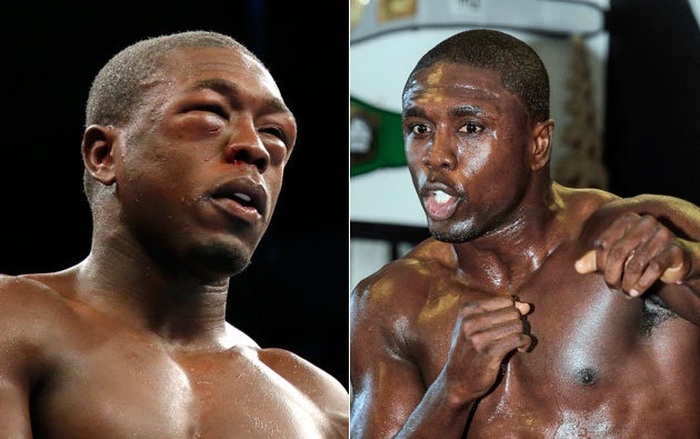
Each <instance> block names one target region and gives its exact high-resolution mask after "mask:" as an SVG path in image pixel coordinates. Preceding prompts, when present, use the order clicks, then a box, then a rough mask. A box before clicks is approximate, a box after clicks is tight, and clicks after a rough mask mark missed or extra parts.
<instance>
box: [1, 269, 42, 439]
mask: <svg viewBox="0 0 700 439" xmlns="http://www.w3.org/2000/svg"><path fill="white" fill-rule="evenodd" d="M27 305H30V304H29V303H27V301H26V300H25V298H24V297H23V294H22V282H21V281H20V280H18V279H17V278H13V277H6V276H2V277H0V408H1V409H0V437H11V438H19V439H21V438H31V437H32V435H31V421H30V411H29V398H30V394H31V385H32V382H33V380H34V378H35V372H36V371H37V369H38V368H37V361H36V358H37V355H36V344H35V343H34V342H33V333H32V331H31V330H30V328H28V325H27V323H28V322H29V321H30V320H31V312H29V313H28V312H27V311H28V309H27Z"/></svg>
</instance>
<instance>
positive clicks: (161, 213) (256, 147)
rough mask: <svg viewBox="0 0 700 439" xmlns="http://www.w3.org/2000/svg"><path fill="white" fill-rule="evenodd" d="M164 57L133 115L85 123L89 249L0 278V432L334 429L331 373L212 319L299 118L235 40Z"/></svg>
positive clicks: (271, 200)
mask: <svg viewBox="0 0 700 439" xmlns="http://www.w3.org/2000/svg"><path fill="white" fill-rule="evenodd" d="M166 61H167V62H166V64H165V65H164V66H159V67H158V68H162V72H161V73H162V76H160V77H159V78H160V79H158V78H156V80H154V81H152V82H151V83H149V84H148V90H147V91H145V92H144V95H143V98H142V99H143V100H142V102H141V103H140V104H139V105H137V106H136V107H135V108H134V114H133V117H131V119H130V120H129V121H126V122H124V123H123V124H121V125H119V126H106V125H91V126H89V127H88V128H87V129H86V131H85V134H84V139H83V158H84V162H85V166H86V168H87V169H88V172H89V174H90V177H91V178H92V179H94V180H95V182H96V185H97V187H98V189H97V190H98V191H99V193H98V194H97V195H96V196H95V200H96V201H94V205H95V208H94V209H93V218H94V219H95V225H94V231H93V242H92V248H91V251H90V254H89V255H88V256H87V257H86V259H85V260H83V261H82V262H80V263H78V264H77V265H75V266H73V267H70V268H67V269H65V270H62V271H59V272H54V273H41V274H26V275H21V276H0V437H2V438H12V439H28V438H32V437H34V438H61V439H77V438H85V439H94V438H109V439H111V438H135V437H138V438H149V439H150V438H168V439H179V438H183V439H184V438H212V439H213V438H216V439H219V438H265V439H269V438H274V437H278V438H299V439H309V438H319V439H325V438H347V437H348V431H347V426H348V406H349V404H348V402H349V401H348V393H347V391H346V390H345V388H344V387H343V386H342V385H341V383H339V382H338V381H337V380H335V379H334V378H333V377H332V376H331V375H329V374H328V373H326V372H324V371H323V370H321V369H320V368H318V367H316V366H314V365H313V364H311V363H309V362H308V361H306V360H304V359H302V358H300V357H299V356H297V355H295V354H294V353H292V352H288V351H286V350H282V349H275V348H261V347H260V346H258V345H257V344H256V343H255V342H254V341H253V340H252V339H251V338H249V337H248V336H247V335H245V334H244V333H242V332H241V331H239V330H238V329H236V328H234V327H233V326H232V325H231V324H229V323H227V322H226V321H225V315H226V297H227V294H228V293H229V278H230V277H231V276H233V275H235V274H237V273H238V272H240V271H241V270H242V269H244V268H245V264H246V263H247V261H249V259H250V257H251V255H252V254H253V252H254V250H255V248H256V246H257V244H258V242H259V241H260V239H261V237H262V236H263V234H264V232H265V230H266V228H267V226H268V224H269V222H270V219H271V217H272V212H273V210H274V206H275V203H276V201H277V197H278V195H279V193H280V189H281V185H282V175H283V170H284V167H285V165H286V163H287V160H288V159H289V156H290V154H291V151H292V147H293V145H294V143H295V140H296V122H295V120H294V117H293V116H292V113H291V112H290V111H289V109H287V107H286V106H285V104H284V102H283V100H282V98H281V95H280V92H279V90H278V89H277V86H276V84H275V82H274V81H273V79H272V77H271V76H270V74H269V73H268V72H267V70H265V69H264V68H263V67H262V66H261V65H260V64H259V63H258V62H257V61H255V60H253V59H252V58H251V57H249V56H248V55H246V54H244V53H243V52H241V51H239V50H237V49H234V48H229V47H226V48H222V47H185V48H176V49H173V50H172V51H171V52H169V53H168V54H167V57H166ZM232 293H234V294H235V293H238V291H236V290H235V283H234V284H232ZM240 293H241V294H246V292H245V291H241V292H240Z"/></svg>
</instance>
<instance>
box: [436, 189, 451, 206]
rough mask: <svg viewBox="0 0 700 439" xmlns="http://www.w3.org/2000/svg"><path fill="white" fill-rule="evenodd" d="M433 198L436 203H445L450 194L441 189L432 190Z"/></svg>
mask: <svg viewBox="0 0 700 439" xmlns="http://www.w3.org/2000/svg"><path fill="white" fill-rule="evenodd" d="M433 198H434V199H435V202H436V203H438V204H443V203H447V202H448V201H449V200H450V196H449V195H448V194H446V193H445V192H443V191H435V192H433Z"/></svg>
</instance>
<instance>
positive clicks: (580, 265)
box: [574, 250, 598, 274]
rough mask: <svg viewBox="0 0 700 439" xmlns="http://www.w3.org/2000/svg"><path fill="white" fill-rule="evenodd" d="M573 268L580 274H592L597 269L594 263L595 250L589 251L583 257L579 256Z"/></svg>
mask: <svg viewBox="0 0 700 439" xmlns="http://www.w3.org/2000/svg"><path fill="white" fill-rule="evenodd" d="M574 268H576V271H577V272H579V273H581V274H586V273H592V272H594V271H596V270H597V269H598V264H597V263H596V256H595V250H590V251H588V253H586V254H585V255H583V256H581V257H580V258H579V259H578V260H577V261H576V262H575V263H574Z"/></svg>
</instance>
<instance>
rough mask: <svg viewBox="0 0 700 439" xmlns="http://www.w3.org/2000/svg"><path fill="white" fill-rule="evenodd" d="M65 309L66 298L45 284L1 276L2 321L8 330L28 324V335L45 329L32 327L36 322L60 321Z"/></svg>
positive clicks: (0, 305) (37, 326)
mask: <svg viewBox="0 0 700 439" xmlns="http://www.w3.org/2000/svg"><path fill="white" fill-rule="evenodd" d="M64 310H65V301H64V300H63V298H62V297H61V296H60V295H59V294H58V293H57V292H56V291H55V290H53V289H52V288H50V287H49V286H47V285H46V284H44V283H43V282H40V281H38V280H36V279H32V278H30V277H25V276H10V275H6V274H0V322H3V323H4V325H3V326H5V325H7V326H8V329H9V328H12V327H17V326H15V325H18V324H19V323H21V322H26V324H27V326H29V327H23V328H22V331H23V332H24V333H25V334H26V333H27V331H29V330H35V329H38V328H40V327H43V326H45V325H31V323H32V322H39V321H42V322H43V321H47V320H49V321H50V320H52V319H54V318H55V319H60V318H61V316H62V313H63V311H64ZM9 322H14V323H13V324H10V323H9ZM21 326H24V325H21Z"/></svg>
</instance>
